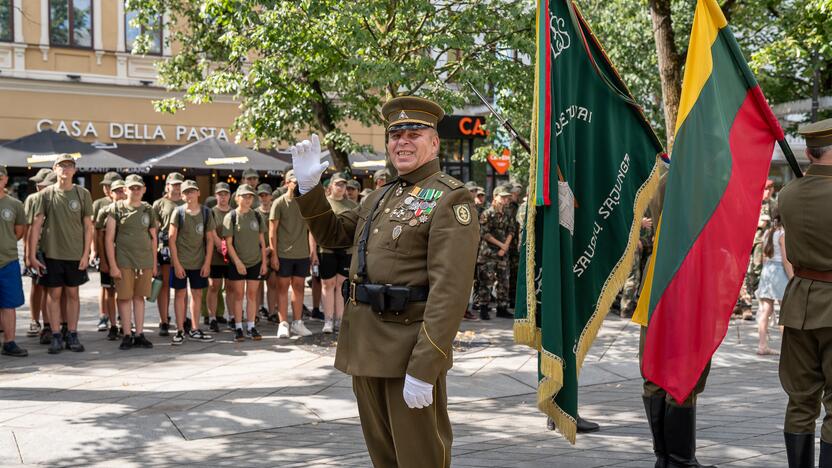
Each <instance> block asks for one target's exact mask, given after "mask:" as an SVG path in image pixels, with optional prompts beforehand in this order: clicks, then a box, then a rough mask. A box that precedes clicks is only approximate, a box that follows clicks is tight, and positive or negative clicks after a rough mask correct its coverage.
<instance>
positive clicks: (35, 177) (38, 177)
mask: <svg viewBox="0 0 832 468" xmlns="http://www.w3.org/2000/svg"><path fill="white" fill-rule="evenodd" d="M50 173H52V169H47V168H43V169H40V170H39V171H38V173H37V174H35V175H33V176H32V177H29V180H31V181H32V182H34V183H36V184H37V183H40V182H43V179H45V178H46V176H48V175H49V174H50Z"/></svg>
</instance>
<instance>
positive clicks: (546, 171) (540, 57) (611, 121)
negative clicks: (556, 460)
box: [514, 0, 664, 443]
mask: <svg viewBox="0 0 832 468" xmlns="http://www.w3.org/2000/svg"><path fill="white" fill-rule="evenodd" d="M537 25H538V28H537V31H538V38H537V44H538V54H537V67H536V71H535V109H534V114H533V124H532V128H533V130H532V137H533V138H532V143H533V145H532V146H533V147H532V161H531V163H530V164H531V168H530V169H531V177H530V181H529V188H530V193H529V203H528V210H527V215H526V228H525V229H524V232H523V237H522V239H521V242H522V248H523V249H524V252H525V256H521V257H525V258H521V263H520V270H519V272H518V287H517V295H518V297H517V310H516V312H515V317H516V320H515V324H514V336H515V341H517V342H518V343H522V344H526V345H529V346H532V347H534V348H535V349H537V350H538V351H539V352H540V359H539V366H538V369H539V372H540V375H539V386H538V407H539V408H540V409H541V410H542V411H543V412H545V413H546V414H547V415H548V416H550V417H551V418H552V419H553V420H554V421H555V424H556V425H557V427H558V428H559V429H560V432H561V433H562V434H563V435H564V437H566V438H567V439H568V440H569V441H570V442H572V443H574V442H575V433H576V430H575V423H576V418H577V413H578V374H579V372H580V368H581V365H582V363H583V360H584V357H585V356H586V353H587V351H588V350H589V348H590V346H591V345H592V342H593V341H594V339H595V336H596V334H597V333H598V329H599V327H600V326H601V323H602V322H603V320H604V317H605V316H606V314H607V311H608V310H609V308H610V305H611V304H612V302H613V300H614V299H615V297H616V295H617V293H618V291H619V290H620V289H621V287H622V285H623V284H624V281H626V279H627V276H628V274H629V273H630V268H631V265H632V260H633V252H634V250H635V248H636V243H637V241H638V234H639V229H640V223H641V218H642V216H643V213H644V211H645V209H646V208H647V203H648V202H649V201H650V198H651V197H652V196H653V193H654V192H655V191H656V188H657V186H658V164H661V163H660V162H659V159H658V158H659V157H660V156H663V152H664V150H663V148H662V145H661V143H660V142H659V140H658V139H657V138H656V135H655V134H654V133H653V131H652V129H651V128H650V126H649V124H648V123H647V122H646V120H645V118H644V115H643V114H642V113H641V110H640V108H639V107H638V105H637V104H636V103H635V101H634V100H633V98H632V96H631V95H630V93H629V91H628V90H627V88H626V86H625V85H624V84H623V82H622V81H621V78H620V77H619V76H618V74H617V72H616V71H615V69H614V68H613V66H612V64H611V63H610V62H609V59H608V58H607V56H606V54H605V53H604V51H603V49H602V47H601V45H600V43H599V42H598V40H597V38H595V36H594V35H593V34H592V31H591V30H590V29H589V26H588V25H587V24H586V22H585V21H584V20H583V18H582V17H581V15H580V13H579V12H578V11H577V8H576V7H574V5H573V4H572V3H570V2H567V1H565V0H539V1H538V10H537ZM550 194H551V196H550Z"/></svg>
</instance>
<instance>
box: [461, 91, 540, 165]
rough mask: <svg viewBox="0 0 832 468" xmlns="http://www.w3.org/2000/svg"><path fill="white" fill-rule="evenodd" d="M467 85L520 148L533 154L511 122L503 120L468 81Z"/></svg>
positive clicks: (527, 143)
mask: <svg viewBox="0 0 832 468" xmlns="http://www.w3.org/2000/svg"><path fill="white" fill-rule="evenodd" d="M466 83H468V86H470V87H471V89H472V90H473V91H474V94H476V95H477V97H478V98H480V101H482V103H483V104H485V107H487V108H488V110H489V111H491V114H492V115H494V117H496V118H497V120H499V121H500V123H501V124H502V125H503V128H505V129H506V130H507V131H508V133H510V134H511V136H512V137H514V139H515V140H516V141H517V143H518V144H519V145H520V146H522V147H523V149H524V150H526V152H527V153H529V154H531V152H532V148H531V146H529V142H528V141H526V139H525V138H523V137H521V136H520V134H519V133H517V130H516V129H515V128H514V125H512V124H511V122H509V121H508V120H507V119H505V118H503V116H502V115H500V114H498V113H497V111H496V110H494V108H493V107H491V104H489V103H488V101H486V100H485V98H484V97H483V96H482V94H480V92H479V91H478V90H477V88H475V87H474V85H473V84H472V83H471V82H470V81H466Z"/></svg>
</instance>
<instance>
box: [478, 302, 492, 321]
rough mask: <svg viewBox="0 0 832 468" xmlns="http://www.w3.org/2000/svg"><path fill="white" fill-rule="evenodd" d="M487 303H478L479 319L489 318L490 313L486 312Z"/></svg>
mask: <svg viewBox="0 0 832 468" xmlns="http://www.w3.org/2000/svg"><path fill="white" fill-rule="evenodd" d="M488 309H489V307H488V305H487V304H481V305H480V320H491V315H489V313H488Z"/></svg>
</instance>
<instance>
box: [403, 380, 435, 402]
mask: <svg viewBox="0 0 832 468" xmlns="http://www.w3.org/2000/svg"><path fill="white" fill-rule="evenodd" d="M402 395H403V396H404V402H405V403H406V404H407V407H408V408H410V409H413V408H427V407H428V406H430V405H431V404H432V403H433V385H431V384H429V383H426V382H422V381H421V380H419V379H417V378H415V377H411V376H410V375H405V376H404V391H403V392H402Z"/></svg>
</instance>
